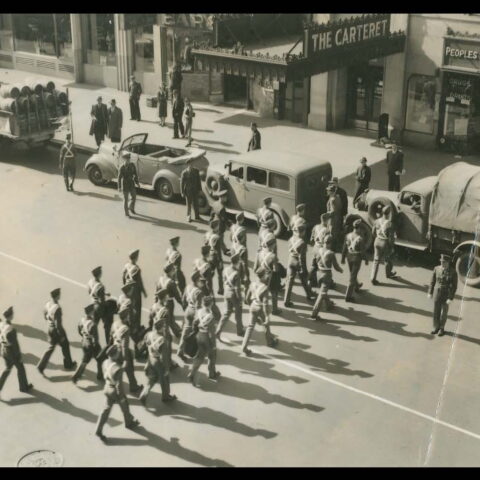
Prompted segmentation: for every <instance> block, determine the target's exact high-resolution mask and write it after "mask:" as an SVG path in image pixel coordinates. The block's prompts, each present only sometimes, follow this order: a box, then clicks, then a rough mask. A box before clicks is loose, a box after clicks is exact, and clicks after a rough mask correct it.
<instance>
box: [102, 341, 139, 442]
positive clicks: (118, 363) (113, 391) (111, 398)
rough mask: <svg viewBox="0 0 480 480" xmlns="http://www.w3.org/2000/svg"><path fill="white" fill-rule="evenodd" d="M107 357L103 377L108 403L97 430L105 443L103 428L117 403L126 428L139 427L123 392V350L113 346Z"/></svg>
mask: <svg viewBox="0 0 480 480" xmlns="http://www.w3.org/2000/svg"><path fill="white" fill-rule="evenodd" d="M107 355H108V358H107V360H105V362H104V363H103V365H102V367H103V375H104V377H105V388H104V390H103V392H104V393H105V397H106V402H105V407H104V409H103V411H102V413H101V414H100V416H99V417H98V422H97V428H96V430H95V435H97V437H99V438H100V439H101V440H102V441H104V442H105V441H106V440H107V437H105V435H104V434H103V426H104V425H105V424H106V423H107V420H108V417H109V416H110V412H111V410H112V407H113V405H115V404H116V403H118V404H119V405H120V408H121V409H122V413H123V419H124V422H125V427H126V428H128V429H130V430H132V429H134V428H135V427H137V426H138V425H139V422H138V420H135V418H134V417H133V415H132V414H131V413H130V408H129V407H128V400H127V397H126V395H125V392H124V391H123V383H122V376H123V370H124V368H123V366H122V360H123V358H122V350H121V348H119V347H118V346H117V345H112V346H110V347H109V348H108V350H107Z"/></svg>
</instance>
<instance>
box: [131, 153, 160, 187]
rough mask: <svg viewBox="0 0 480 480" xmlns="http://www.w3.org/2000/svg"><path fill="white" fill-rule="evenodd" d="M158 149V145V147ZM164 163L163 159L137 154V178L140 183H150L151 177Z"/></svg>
mask: <svg viewBox="0 0 480 480" xmlns="http://www.w3.org/2000/svg"><path fill="white" fill-rule="evenodd" d="M159 150H160V147H159ZM164 163H165V159H162V158H153V157H149V156H148V155H139V156H138V179H139V181H140V183H144V184H148V185H151V184H152V180H153V177H154V176H155V174H156V173H157V172H158V170H160V168H161V166H162V165H163V164H164Z"/></svg>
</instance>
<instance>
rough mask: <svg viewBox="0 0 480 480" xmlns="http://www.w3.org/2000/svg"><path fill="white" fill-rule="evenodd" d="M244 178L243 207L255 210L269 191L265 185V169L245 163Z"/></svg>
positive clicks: (251, 210)
mask: <svg viewBox="0 0 480 480" xmlns="http://www.w3.org/2000/svg"><path fill="white" fill-rule="evenodd" d="M246 169H247V175H246V178H245V200H244V209H245V210H247V211H249V212H256V211H257V208H258V207H259V206H260V205H261V204H262V199H263V198H264V197H265V196H266V195H267V194H268V193H269V188H268V186H267V170H265V169H264V168H259V167H252V166H249V165H247V166H246Z"/></svg>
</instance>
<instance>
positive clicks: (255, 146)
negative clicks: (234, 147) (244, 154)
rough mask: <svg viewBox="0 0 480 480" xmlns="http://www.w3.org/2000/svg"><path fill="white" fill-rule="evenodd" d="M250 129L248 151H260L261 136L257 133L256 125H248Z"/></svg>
mask: <svg viewBox="0 0 480 480" xmlns="http://www.w3.org/2000/svg"><path fill="white" fill-rule="evenodd" d="M250 129H251V130H252V138H251V139H250V141H249V142H248V151H250V150H260V149H261V148H262V146H261V139H262V136H261V135H260V132H259V131H258V127H257V124H256V123H251V124H250Z"/></svg>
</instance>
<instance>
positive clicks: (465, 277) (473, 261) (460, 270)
mask: <svg viewBox="0 0 480 480" xmlns="http://www.w3.org/2000/svg"><path fill="white" fill-rule="evenodd" d="M456 270H457V275H458V278H459V280H460V281H461V282H463V283H464V284H465V285H469V286H471V287H478V286H479V285H480V257H479V256H478V249H477V248H474V249H472V250H470V249H469V250H465V251H463V252H462V253H461V254H460V257H459V258H458V260H457V263H456Z"/></svg>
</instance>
